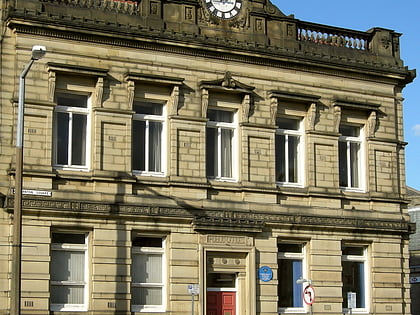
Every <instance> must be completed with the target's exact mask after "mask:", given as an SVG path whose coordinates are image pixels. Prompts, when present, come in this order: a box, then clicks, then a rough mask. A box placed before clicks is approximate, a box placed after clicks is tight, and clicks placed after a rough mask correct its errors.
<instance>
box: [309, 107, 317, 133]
mask: <svg viewBox="0 0 420 315" xmlns="http://www.w3.org/2000/svg"><path fill="white" fill-rule="evenodd" d="M307 122H308V125H307V127H308V130H310V131H313V130H315V122H316V103H312V104H311V105H310V106H309V109H308V113H307Z"/></svg>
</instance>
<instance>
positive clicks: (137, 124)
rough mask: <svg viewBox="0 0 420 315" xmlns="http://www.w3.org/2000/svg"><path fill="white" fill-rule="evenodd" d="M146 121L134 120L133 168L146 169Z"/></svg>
mask: <svg viewBox="0 0 420 315" xmlns="http://www.w3.org/2000/svg"><path fill="white" fill-rule="evenodd" d="M145 134H146V122H145V121H138V120H134V121H133V145H132V150H133V169H134V170H138V171H144V170H145V148H146V142H145V137H146V135H145Z"/></svg>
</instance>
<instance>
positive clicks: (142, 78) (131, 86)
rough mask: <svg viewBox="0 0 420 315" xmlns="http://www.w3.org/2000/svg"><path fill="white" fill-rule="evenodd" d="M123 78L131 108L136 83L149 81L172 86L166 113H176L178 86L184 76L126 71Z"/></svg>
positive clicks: (177, 107)
mask: <svg viewBox="0 0 420 315" xmlns="http://www.w3.org/2000/svg"><path fill="white" fill-rule="evenodd" d="M125 80H126V81H127V92H128V106H129V108H133V102H134V95H135V90H136V83H138V82H140V83H141V82H146V83H149V84H150V83H152V84H155V85H166V86H172V92H171V96H170V99H169V102H168V108H169V110H168V113H169V115H172V116H174V115H178V109H179V94H180V88H179V87H180V86H181V85H182V83H183V81H184V78H177V77H165V76H156V75H147V74H135V73H128V74H126V75H125Z"/></svg>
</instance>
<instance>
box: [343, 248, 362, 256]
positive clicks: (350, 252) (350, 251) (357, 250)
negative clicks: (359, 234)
mask: <svg viewBox="0 0 420 315" xmlns="http://www.w3.org/2000/svg"><path fill="white" fill-rule="evenodd" d="M342 251H343V255H354V256H363V255H364V248H363V247H344V248H343V250H342Z"/></svg>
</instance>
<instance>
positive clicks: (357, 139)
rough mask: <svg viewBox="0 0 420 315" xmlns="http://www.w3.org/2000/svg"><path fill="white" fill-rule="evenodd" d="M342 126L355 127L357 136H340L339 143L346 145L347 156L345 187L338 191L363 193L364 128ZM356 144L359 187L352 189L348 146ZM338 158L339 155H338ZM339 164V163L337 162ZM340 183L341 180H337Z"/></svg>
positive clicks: (364, 169) (364, 172) (364, 171)
mask: <svg viewBox="0 0 420 315" xmlns="http://www.w3.org/2000/svg"><path fill="white" fill-rule="evenodd" d="M342 125H344V126H350V127H356V128H358V129H359V136H358V137H353V136H343V135H340V137H339V142H344V143H346V144H347V149H346V155H347V167H346V170H347V186H340V189H342V190H346V191H356V192H363V191H365V181H366V180H365V174H366V166H365V162H364V161H365V140H364V139H365V137H364V127H363V126H359V125H357V126H356V125H351V124H342ZM351 143H357V144H359V146H360V150H359V153H358V154H357V167H358V174H357V176H358V177H359V186H357V187H352V186H351V181H352V168H351V149H350V144H351ZM339 158H340V154H339ZM339 163H340V161H339ZM339 181H341V179H339Z"/></svg>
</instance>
